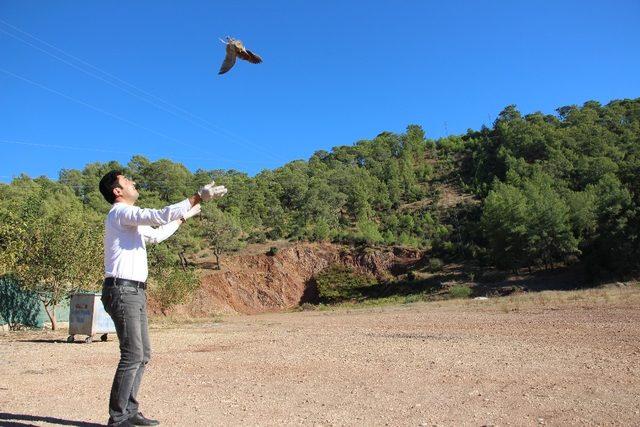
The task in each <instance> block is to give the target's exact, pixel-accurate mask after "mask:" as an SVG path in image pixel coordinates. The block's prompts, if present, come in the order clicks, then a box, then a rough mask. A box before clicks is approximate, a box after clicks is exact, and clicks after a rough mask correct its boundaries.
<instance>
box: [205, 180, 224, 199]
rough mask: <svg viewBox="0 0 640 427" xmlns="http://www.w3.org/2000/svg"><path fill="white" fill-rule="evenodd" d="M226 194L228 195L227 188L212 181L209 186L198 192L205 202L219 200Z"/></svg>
mask: <svg viewBox="0 0 640 427" xmlns="http://www.w3.org/2000/svg"><path fill="white" fill-rule="evenodd" d="M225 194H227V188H226V187H225V186H224V185H216V183H215V181H211V182H210V183H209V184H207V185H205V186H204V187H202V188H201V189H200V190H198V195H199V196H200V198H201V199H202V201H203V202H208V201H209V200H213V199H219V198H220V197H222V196H224V195H225Z"/></svg>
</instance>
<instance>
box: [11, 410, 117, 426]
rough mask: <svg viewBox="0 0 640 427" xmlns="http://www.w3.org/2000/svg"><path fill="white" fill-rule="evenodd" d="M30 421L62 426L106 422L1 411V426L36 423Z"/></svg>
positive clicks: (91, 424)
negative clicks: (89, 421) (90, 421)
mask: <svg viewBox="0 0 640 427" xmlns="http://www.w3.org/2000/svg"><path fill="white" fill-rule="evenodd" d="M21 421H22V422H21ZM25 421H27V422H25ZM28 421H31V422H41V423H50V424H58V425H61V426H82V427H103V426H104V424H96V423H87V422H84V421H72V420H63V419H62V418H54V417H40V416H37V415H26V414H8V413H6V412H0V426H2V427H9V426H21V427H24V426H33V425H34V424H31V423H29V422H28Z"/></svg>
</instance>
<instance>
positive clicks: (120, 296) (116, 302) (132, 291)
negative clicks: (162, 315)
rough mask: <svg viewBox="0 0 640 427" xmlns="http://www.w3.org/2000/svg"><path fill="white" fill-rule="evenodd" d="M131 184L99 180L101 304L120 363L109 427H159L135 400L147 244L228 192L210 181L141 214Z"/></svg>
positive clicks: (144, 355)
mask: <svg viewBox="0 0 640 427" xmlns="http://www.w3.org/2000/svg"><path fill="white" fill-rule="evenodd" d="M135 184H136V183H135V182H133V181H132V180H130V179H128V178H127V177H125V176H124V175H123V174H122V172H121V171H117V170H113V171H111V172H109V173H107V174H106V175H105V176H104V177H103V178H102V179H101V180H100V192H101V193H102V195H103V196H104V198H105V200H106V201H107V202H109V203H111V204H112V205H113V206H112V208H111V210H110V211H109V213H108V214H107V218H106V220H105V236H104V268H105V280H104V285H103V287H102V303H103V304H104V308H105V310H106V311H107V313H109V315H110V316H111V318H112V319H113V323H114V324H115V326H116V333H117V335H118V340H119V341H120V362H119V363H118V368H117V370H116V374H115V377H114V379H113V385H112V387H111V395H110V398H109V422H108V425H109V426H122V427H126V426H132V425H142V426H153V425H158V424H159V422H158V421H156V420H152V419H149V418H146V417H145V416H144V415H142V413H141V412H140V411H139V409H138V400H137V394H138V389H139V387H140V382H141V380H142V375H143V373H144V369H145V365H146V364H147V363H148V362H149V359H150V358H151V348H150V345H149V334H148V325H147V296H146V294H145V289H146V287H147V285H146V281H147V273H148V269H147V250H146V243H159V242H161V241H163V240H165V239H166V238H168V237H169V236H171V235H172V234H173V233H174V232H175V231H176V230H177V229H178V227H179V226H180V224H181V223H182V222H184V221H186V220H187V219H188V218H190V217H192V216H194V215H196V214H198V213H199V212H200V202H201V201H209V200H212V199H216V198H219V197H222V196H224V195H225V194H226V193H227V189H226V188H225V187H224V186H221V185H220V186H216V185H215V183H214V182H211V183H210V184H207V185H205V186H204V187H202V188H201V189H200V190H199V191H198V192H197V193H195V194H194V195H193V196H191V197H189V198H188V199H186V200H183V201H182V202H180V203H176V204H174V205H170V206H167V207H165V208H163V209H141V208H139V207H137V206H135V203H136V201H137V200H138V191H137V190H136V187H135ZM154 226H156V227H157V228H152V227H154Z"/></svg>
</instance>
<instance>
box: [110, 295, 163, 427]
mask: <svg viewBox="0 0 640 427" xmlns="http://www.w3.org/2000/svg"><path fill="white" fill-rule="evenodd" d="M102 304H103V305H104V308H105V310H106V311H107V313H109V315H110V316H111V318H112V319H113V323H114V324H115V326H116V333H117V334H118V340H119V341H120V363H118V368H117V369H116V375H115V377H114V378H113V385H112V386H111V396H110V398H109V425H114V424H118V423H121V422H122V421H125V420H127V419H129V418H130V417H132V416H134V415H135V414H136V413H137V412H138V401H137V400H136V396H137V394H138V389H139V388H140V381H141V380H142V375H143V374H144V367H145V365H146V364H147V363H148V362H149V359H150V358H151V347H150V345H149V331H148V324H147V295H146V293H145V291H144V289H139V288H136V287H133V286H127V285H117V286H107V285H104V286H103V287H102Z"/></svg>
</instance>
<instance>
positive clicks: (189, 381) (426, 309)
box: [0, 288, 640, 426]
mask: <svg viewBox="0 0 640 427" xmlns="http://www.w3.org/2000/svg"><path fill="white" fill-rule="evenodd" d="M563 295H568V294H563ZM571 295H575V296H574V297H571V296H570V297H563V298H562V299H560V298H556V297H555V296H554V294H546V293H545V294H544V295H540V296H536V297H523V298H524V299H522V300H518V299H514V298H510V299H504V300H492V301H483V302H480V301H469V302H444V303H416V304H410V305H403V306H386V307H382V308H380V307H375V308H367V309H340V310H334V311H308V312H295V313H279V314H265V315H256V316H230V317H225V318H224V319H223V320H222V322H220V323H199V324H156V325H155V326H154V327H153V328H152V331H151V342H152V347H153V349H154V354H153V358H152V361H151V364H150V365H149V368H148V370H147V373H146V375H145V378H144V381H143V384H142V389H141V393H140V394H141V396H140V400H141V402H142V408H141V409H142V410H143V412H144V413H145V415H147V416H151V417H155V418H158V419H160V421H161V422H162V424H163V425H168V426H177V425H190V426H211V425H225V426H226V425H292V424H293V425H296V424H303V425H393V426H395V425H414V426H419V425H456V426H459V425H472V426H481V425H542V424H545V425H584V424H587V425H591V424H598V425H603V424H619V425H640V397H639V395H638V391H639V390H640V364H638V360H640V289H637V288H633V289H627V290H616V291H615V293H614V294H607V293H602V292H601V293H595V292H591V293H589V292H587V293H573V294H571ZM612 295H613V296H612ZM536 298H537V299H536ZM556 299H557V300H556ZM65 339H66V332H65V331H59V332H18V333H4V334H1V335H0V425H67V426H70V425H71V426H74V425H85V426H93V425H101V424H104V423H105V422H106V419H107V396H108V393H109V387H110V385H111V379H112V375H113V373H114V370H115V366H116V364H117V359H118V348H117V343H116V342H115V340H114V339H113V338H111V339H110V340H109V341H108V342H105V343H103V342H99V341H98V342H93V343H91V344H84V343H79V342H78V343H76V344H66V343H64V342H63V341H64V340H65Z"/></svg>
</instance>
